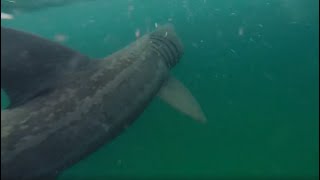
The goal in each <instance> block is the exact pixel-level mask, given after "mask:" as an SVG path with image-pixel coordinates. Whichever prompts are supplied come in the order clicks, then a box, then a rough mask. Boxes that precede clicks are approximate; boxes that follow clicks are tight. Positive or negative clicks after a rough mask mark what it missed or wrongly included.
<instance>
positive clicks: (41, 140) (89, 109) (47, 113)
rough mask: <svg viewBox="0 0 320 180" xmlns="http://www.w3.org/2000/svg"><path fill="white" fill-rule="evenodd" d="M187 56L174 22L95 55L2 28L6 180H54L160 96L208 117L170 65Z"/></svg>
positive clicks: (192, 114) (3, 170)
mask: <svg viewBox="0 0 320 180" xmlns="http://www.w3.org/2000/svg"><path fill="white" fill-rule="evenodd" d="M182 55H183V47H182V43H181V41H180V40H179V38H178V37H177V35H176V33H175V31H174V28H173V25H171V24H167V25H163V26H161V27H158V28H157V29H156V30H155V31H154V32H151V33H149V34H146V35H144V36H142V37H141V38H139V39H137V40H136V41H135V42H133V43H131V44H129V45H128V46H126V47H125V48H123V49H121V50H119V51H117V52H115V53H113V54H112V55H110V56H108V57H106V58H101V59H97V60H96V59H91V58H89V57H88V56H86V55H82V54H81V53H78V52H76V51H75V50H72V49H70V48H67V47H64V46H62V45H61V44H58V43H56V42H52V41H50V40H47V39H45V38H42V37H39V36H36V35H33V34H31V33H27V32H22V31H18V30H14V29H11V28H6V27H1V88H2V89H3V90H5V91H6V92H7V94H8V95H9V97H10V101H11V102H10V105H9V107H8V108H7V109H5V110H2V111H1V179H19V180H22V179H54V178H55V177H56V176H57V175H58V174H59V172H61V171H62V170H64V169H66V168H68V167H70V166H71V165H73V164H74V163H76V162H78V161H79V160H81V159H82V158H84V157H86V156H87V155H88V154H90V153H92V152H94V151H95V150H97V148H99V147H100V146H102V145H103V144H105V143H107V142H109V141H110V140H112V139H113V138H115V137H116V136H117V135H118V134H119V133H121V132H122V130H124V129H126V128H127V127H128V126H129V125H130V124H131V123H132V122H133V121H134V120H135V119H137V117H138V116H139V115H140V114H141V113H142V112H143V111H144V109H145V108H146V107H147V105H148V104H149V103H150V102H151V101H152V99H153V98H154V97H155V96H156V95H158V96H159V97H160V98H161V99H163V100H165V102H167V103H168V104H170V105H172V106H173V107H174V108H176V109H177V110H179V111H181V112H183V113H185V114H186V115H189V116H190V117H192V118H193V119H196V120H199V121H201V122H205V121H206V117H205V115H204V113H203V112H202V111H201V108H200V105H199V104H198V103H197V101H196V100H195V99H194V98H193V96H192V95H191V93H190V92H189V91H188V89H187V88H185V87H184V85H183V84H182V83H181V82H179V81H178V80H177V79H174V78H173V77H172V76H171V75H170V73H169V71H170V69H172V68H173V67H175V65H176V64H177V63H178V62H179V60H180V58H181V57H182Z"/></svg>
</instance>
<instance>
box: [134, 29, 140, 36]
mask: <svg viewBox="0 0 320 180" xmlns="http://www.w3.org/2000/svg"><path fill="white" fill-rule="evenodd" d="M135 36H136V38H139V37H140V29H136V32H135Z"/></svg>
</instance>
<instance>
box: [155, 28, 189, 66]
mask: <svg viewBox="0 0 320 180" xmlns="http://www.w3.org/2000/svg"><path fill="white" fill-rule="evenodd" d="M149 38H150V43H151V45H150V47H151V48H152V49H154V50H155V51H156V52H157V53H159V54H160V55H161V56H162V57H163V59H164V60H165V63H166V65H167V66H168V67H169V68H172V67H174V66H175V65H176V64H177V63H178V61H179V59H180V57H181V56H182V55H183V46H182V43H181V41H180V39H179V38H178V36H177V35H176V33H175V31H174V27H173V25H171V24H166V25H163V26H159V27H158V28H157V30H156V31H154V32H153V33H151V34H150V35H149Z"/></svg>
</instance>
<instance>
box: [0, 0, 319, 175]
mask: <svg viewBox="0 0 320 180" xmlns="http://www.w3.org/2000/svg"><path fill="white" fill-rule="evenodd" d="M318 7H319V1H318V0H268V1H265V0H260V1H250V0H241V1H240V0H230V1H226V0H206V1H205V0H184V1H182V0H161V1H156V0H131V1H127V0H100V1H88V2H86V1H82V2H79V3H72V4H68V5H65V6H59V7H53V8H46V9H42V10H39V11H30V12H27V13H20V14H19V13H18V14H16V15H15V18H14V19H13V20H10V21H3V20H2V21H1V24H2V25H5V26H8V27H13V28H17V29H21V30H25V31H29V32H33V33H36V34H39V35H42V36H44V37H47V38H50V39H54V37H55V36H56V35H57V34H60V35H64V36H65V37H67V39H66V41H64V42H63V43H64V44H66V45H67V46H69V47H72V48H74V49H76V50H78V51H81V52H83V53H84V54H87V55H90V56H91V57H103V56H107V55H109V54H111V53H112V52H114V51H116V50H118V49H120V48H122V47H123V46H125V45H126V44H128V43H129V42H131V41H133V40H134V39H135V31H136V29H140V31H141V33H142V34H143V33H146V32H147V31H148V29H149V30H153V29H154V28H155V23H157V24H159V25H160V24H163V23H165V22H168V21H171V22H172V23H173V24H174V25H175V28H176V31H177V33H178V35H179V36H180V37H181V39H182V41H183V43H184V46H185V55H184V57H183V58H182V60H181V62H180V63H179V64H178V65H177V66H176V68H175V69H174V70H173V74H174V75H175V76H176V77H177V78H178V79H180V80H181V81H183V83H184V84H185V85H186V86H187V87H188V88H189V89H190V90H191V91H192V93H193V95H194V96H195V97H196V98H197V99H198V101H199V103H200V104H201V105H202V107H203V110H204V112H205V113H206V115H207V117H208V123H207V124H206V125H203V124H199V123H197V122H194V121H193V120H192V119H190V118H188V117H186V116H184V115H182V114H180V113H178V112H176V111H175V110H173V109H172V108H171V107H168V106H167V105H166V104H165V103H163V102H161V101H160V100H158V99H155V100H154V101H153V102H152V103H151V104H150V106H148V108H147V109H146V110H145V112H144V113H143V114H142V115H141V116H140V117H139V118H138V119H137V121H136V122H135V123H134V124H133V125H132V126H131V127H130V128H129V129H128V130H127V131H126V132H124V133H123V134H121V135H120V136H119V137H118V138H116V139H115V140H114V141H112V142H111V143H109V144H106V145H105V146H103V147H102V148H100V149H99V150H98V151H97V152H95V153H93V154H92V155H90V156H89V157H87V158H86V159H84V160H82V161H81V162H79V163H77V164H76V165H74V166H73V167H71V168H69V169H67V170H66V171H64V172H63V173H62V174H61V176H60V177H59V178H58V179H59V180H67V179H70V178H75V177H78V178H80V177H83V178H91V179H92V178H93V177H94V178H105V179H107V178H108V177H115V178H126V177H136V178H142V177H160V178H162V177H172V178H175V177H176V178H179V177H180V178H186V177H189V178H195V177H202V178H213V177H222V178H237V177H242V178H245V177H251V178H254V177H260V178H266V177H269V178H275V177H283V178H288V177H295V178H302V177H304V178H313V179H318V178H319V175H318V173H319V170H318V168H319V160H318V159H319V143H318V142H319V138H318V135H319V128H318V126H319V111H318V108H319V94H318V93H319V83H318V82H319V76H318V75H319V50H318V48H319V40H318V38H319V34H318V31H319V23H318V21H319V15H318V13H319V8H318ZM129 9H131V10H129ZM1 97H2V98H1V100H2V101H1V105H2V107H4V106H5V105H6V102H5V99H4V98H3V93H1Z"/></svg>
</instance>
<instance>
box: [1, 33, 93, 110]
mask: <svg viewBox="0 0 320 180" xmlns="http://www.w3.org/2000/svg"><path fill="white" fill-rule="evenodd" d="M87 62H88V58H87V57H86V56H84V55H81V54H80V53H78V52H76V51H74V50H72V49H69V48H67V47H64V46H62V45H60V44H59V43H56V42H53V41H49V40H46V39H44V38H41V37H39V36H35V35H32V34H30V33H25V32H21V31H17V30H14V29H10V28H5V27H1V88H2V89H4V90H5V92H6V93H7V94H8V96H9V97H10V101H11V104H10V106H9V108H12V107H14V106H17V105H19V104H21V103H24V102H26V101H28V100H29V99H30V98H32V97H34V96H35V95H36V94H38V93H40V92H43V91H44V90H45V89H50V88H53V86H54V85H55V83H57V81H60V80H61V79H60V80H59V78H57V76H62V75H64V73H72V72H73V70H76V69H78V68H80V67H83V66H84V65H86V64H87Z"/></svg>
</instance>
